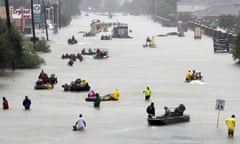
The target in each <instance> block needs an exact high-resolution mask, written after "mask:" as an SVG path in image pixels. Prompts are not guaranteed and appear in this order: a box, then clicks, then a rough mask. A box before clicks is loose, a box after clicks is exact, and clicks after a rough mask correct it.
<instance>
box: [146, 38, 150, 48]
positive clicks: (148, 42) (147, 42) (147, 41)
mask: <svg viewBox="0 0 240 144" xmlns="http://www.w3.org/2000/svg"><path fill="white" fill-rule="evenodd" d="M150 43H151V39H150V37H149V36H148V37H147V38H146V45H147V46H148V45H150Z"/></svg>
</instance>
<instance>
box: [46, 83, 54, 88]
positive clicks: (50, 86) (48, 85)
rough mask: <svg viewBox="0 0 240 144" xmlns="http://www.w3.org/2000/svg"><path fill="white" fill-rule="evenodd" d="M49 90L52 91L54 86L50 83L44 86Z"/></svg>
mask: <svg viewBox="0 0 240 144" xmlns="http://www.w3.org/2000/svg"><path fill="white" fill-rule="evenodd" d="M44 86H45V87H46V88H47V89H52V88H53V86H52V84H50V83H49V82H48V83H46V84H45V85H44Z"/></svg>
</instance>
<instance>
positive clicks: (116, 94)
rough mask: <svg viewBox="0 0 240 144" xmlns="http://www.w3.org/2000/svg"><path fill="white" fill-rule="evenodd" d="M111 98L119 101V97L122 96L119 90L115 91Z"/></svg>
mask: <svg viewBox="0 0 240 144" xmlns="http://www.w3.org/2000/svg"><path fill="white" fill-rule="evenodd" d="M110 96H111V97H112V98H113V100H118V99H119V96H120V93H119V91H118V89H115V90H114V91H113V92H112V93H111V94H110Z"/></svg>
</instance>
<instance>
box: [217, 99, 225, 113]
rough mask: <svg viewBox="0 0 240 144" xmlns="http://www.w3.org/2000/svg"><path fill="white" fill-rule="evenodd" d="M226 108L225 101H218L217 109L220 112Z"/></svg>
mask: <svg viewBox="0 0 240 144" xmlns="http://www.w3.org/2000/svg"><path fill="white" fill-rule="evenodd" d="M224 106H225V100H223V99H217V100H216V106H215V109H216V110H219V111H223V110H224Z"/></svg>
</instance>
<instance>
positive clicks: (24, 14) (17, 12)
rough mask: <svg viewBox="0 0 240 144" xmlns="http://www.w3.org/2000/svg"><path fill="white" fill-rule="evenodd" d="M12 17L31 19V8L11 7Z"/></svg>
mask: <svg viewBox="0 0 240 144" xmlns="http://www.w3.org/2000/svg"><path fill="white" fill-rule="evenodd" d="M10 11H11V17H12V19H22V18H24V19H30V18H31V9H26V8H23V9H15V8H11V10H10Z"/></svg>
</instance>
